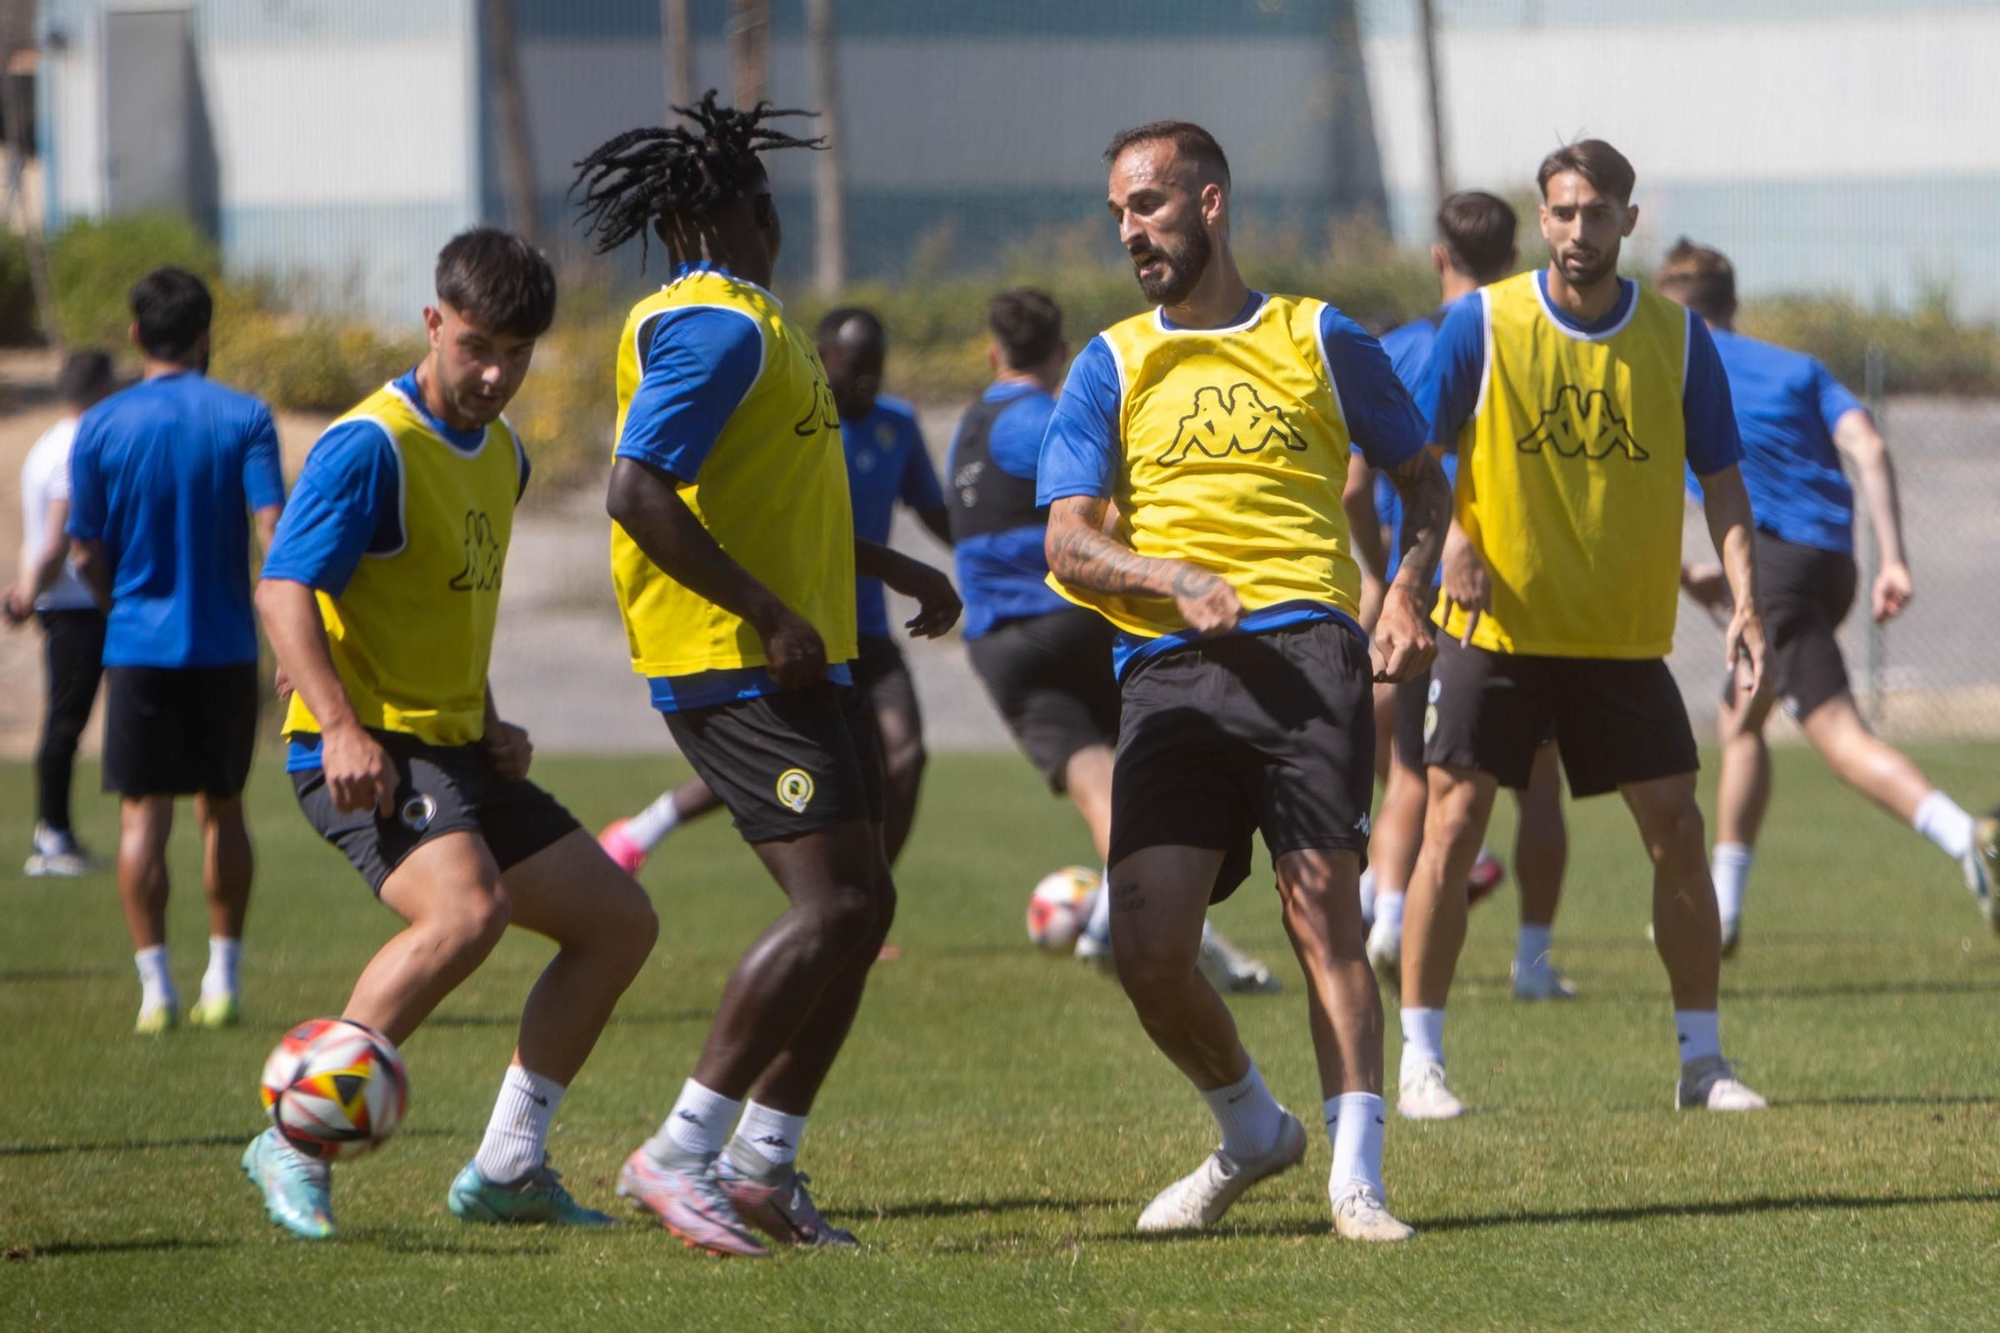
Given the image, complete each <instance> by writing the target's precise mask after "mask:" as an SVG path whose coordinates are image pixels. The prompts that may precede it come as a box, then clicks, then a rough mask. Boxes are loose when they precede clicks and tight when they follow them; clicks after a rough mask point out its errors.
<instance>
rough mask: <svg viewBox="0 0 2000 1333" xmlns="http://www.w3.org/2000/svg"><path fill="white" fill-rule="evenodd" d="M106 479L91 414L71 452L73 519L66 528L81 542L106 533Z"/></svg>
mask: <svg viewBox="0 0 2000 1333" xmlns="http://www.w3.org/2000/svg"><path fill="white" fill-rule="evenodd" d="M104 522H105V513H104V479H103V478H102V477H101V476H99V475H98V471H97V432H96V431H95V430H94V429H92V427H91V421H90V418H89V417H88V416H85V417H84V419H83V424H82V425H81V426H79V427H77V432H76V440H75V442H74V443H73V444H71V445H70V451H69V521H68V522H67V523H65V524H64V525H63V531H65V532H67V533H68V534H69V535H70V536H72V537H74V538H76V539H77V540H78V541H80V542H94V541H97V540H99V539H101V538H102V537H103V536H104Z"/></svg>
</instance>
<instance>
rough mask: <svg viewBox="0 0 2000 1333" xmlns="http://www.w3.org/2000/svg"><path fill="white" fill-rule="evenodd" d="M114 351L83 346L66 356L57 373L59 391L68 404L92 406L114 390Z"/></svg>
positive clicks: (72, 405)
mask: <svg viewBox="0 0 2000 1333" xmlns="http://www.w3.org/2000/svg"><path fill="white" fill-rule="evenodd" d="M114 382H115V381H114V372H113V370H112V368H111V354H110V353H109V352H106V351H104V350H102V349H101V348H97V347H84V348H80V349H78V350H77V351H74V352H71V353H70V354H69V355H68V356H67V357H65V358H64V359H63V364H62V369H61V370H60V371H58V372H57V373H56V393H57V395H58V396H60V397H61V398H62V400H63V403H64V404H65V405H66V406H69V407H89V406H90V405H91V404H92V403H94V402H96V401H97V400H98V399H100V398H102V397H104V396H105V395H106V394H108V393H110V392H111V389H112V385H113V383H114Z"/></svg>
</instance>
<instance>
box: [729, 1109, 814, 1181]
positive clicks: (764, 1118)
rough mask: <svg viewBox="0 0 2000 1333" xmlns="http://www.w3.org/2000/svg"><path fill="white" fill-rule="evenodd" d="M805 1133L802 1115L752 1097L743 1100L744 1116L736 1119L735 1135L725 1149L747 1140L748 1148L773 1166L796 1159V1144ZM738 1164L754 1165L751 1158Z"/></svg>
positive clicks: (797, 1153) (804, 1121)
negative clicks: (780, 1109)
mask: <svg viewBox="0 0 2000 1333" xmlns="http://www.w3.org/2000/svg"><path fill="white" fill-rule="evenodd" d="M805 1136H806V1118H805V1117H804V1116H802V1115H787V1114H786V1113H785V1112H783V1111H774V1110H772V1109H771V1108H770V1107H768V1106H764V1105H762V1104H760V1103H758V1102H755V1101H749V1102H745V1103H743V1119H742V1120H740V1121H738V1122H737V1125H736V1137H735V1138H733V1139H731V1140H730V1146H729V1148H728V1149H727V1151H728V1152H732V1153H733V1152H735V1151H736V1145H738V1144H747V1145H749V1147H750V1149H751V1150H752V1151H753V1152H755V1153H756V1154H757V1156H759V1157H761V1158H763V1159H764V1160H765V1161H766V1162H769V1163H770V1164H771V1165H772V1166H789V1165H791V1164H792V1163H793V1162H796V1161H797V1160H798V1159H799V1144H800V1143H802V1142H804V1140H805ZM736 1165H737V1166H739V1167H746V1166H754V1165H755V1163H752V1162H737V1163H736Z"/></svg>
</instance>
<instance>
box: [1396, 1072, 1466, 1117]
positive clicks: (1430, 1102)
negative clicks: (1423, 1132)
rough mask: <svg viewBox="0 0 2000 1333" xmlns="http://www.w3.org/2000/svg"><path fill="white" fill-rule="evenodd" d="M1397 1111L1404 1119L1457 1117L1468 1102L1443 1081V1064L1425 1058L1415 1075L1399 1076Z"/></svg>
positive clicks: (1461, 1113)
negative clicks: (1408, 1076) (1409, 1076)
mask: <svg viewBox="0 0 2000 1333" xmlns="http://www.w3.org/2000/svg"><path fill="white" fill-rule="evenodd" d="M1397 1083H1398V1087H1397V1089H1396V1114H1397V1115H1399V1116H1401V1117H1403V1119H1405V1120H1456V1119H1458V1118H1459V1117H1460V1116H1462V1115H1464V1114H1465V1103H1464V1102H1462V1101H1460V1100H1459V1099H1458V1096H1457V1094H1455V1093H1454V1092H1452V1090H1451V1085H1450V1084H1448V1083H1446V1082H1445V1081H1444V1066H1443V1065H1441V1064H1439V1063H1438V1062H1437V1061H1435V1060H1426V1061H1424V1062H1423V1064H1421V1065H1419V1066H1418V1067H1417V1072H1416V1075H1415V1077H1413V1078H1404V1079H1399V1080H1397Z"/></svg>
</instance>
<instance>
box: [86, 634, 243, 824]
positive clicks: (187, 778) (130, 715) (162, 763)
mask: <svg viewBox="0 0 2000 1333" xmlns="http://www.w3.org/2000/svg"><path fill="white" fill-rule="evenodd" d="M104 674H105V678H106V682H107V683H106V685H105V691H104V790H106V791H108V792H117V793H118V794H119V795H121V796H192V795H194V794H195V793H196V792H203V793H206V794H207V795H210V796H234V795H236V794H237V793H238V792H240V791H242V790H243V784H244V782H245V781H246V780H247V779H248V778H249V776H250V756H251V755H252V754H253V753H254V752H255V751H256V749H257V678H258V672H257V664H256V663H255V662H238V663H234V664H232V665H230V666H218V667H146V666H114V667H108V668H106V669H105V673H104Z"/></svg>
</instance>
